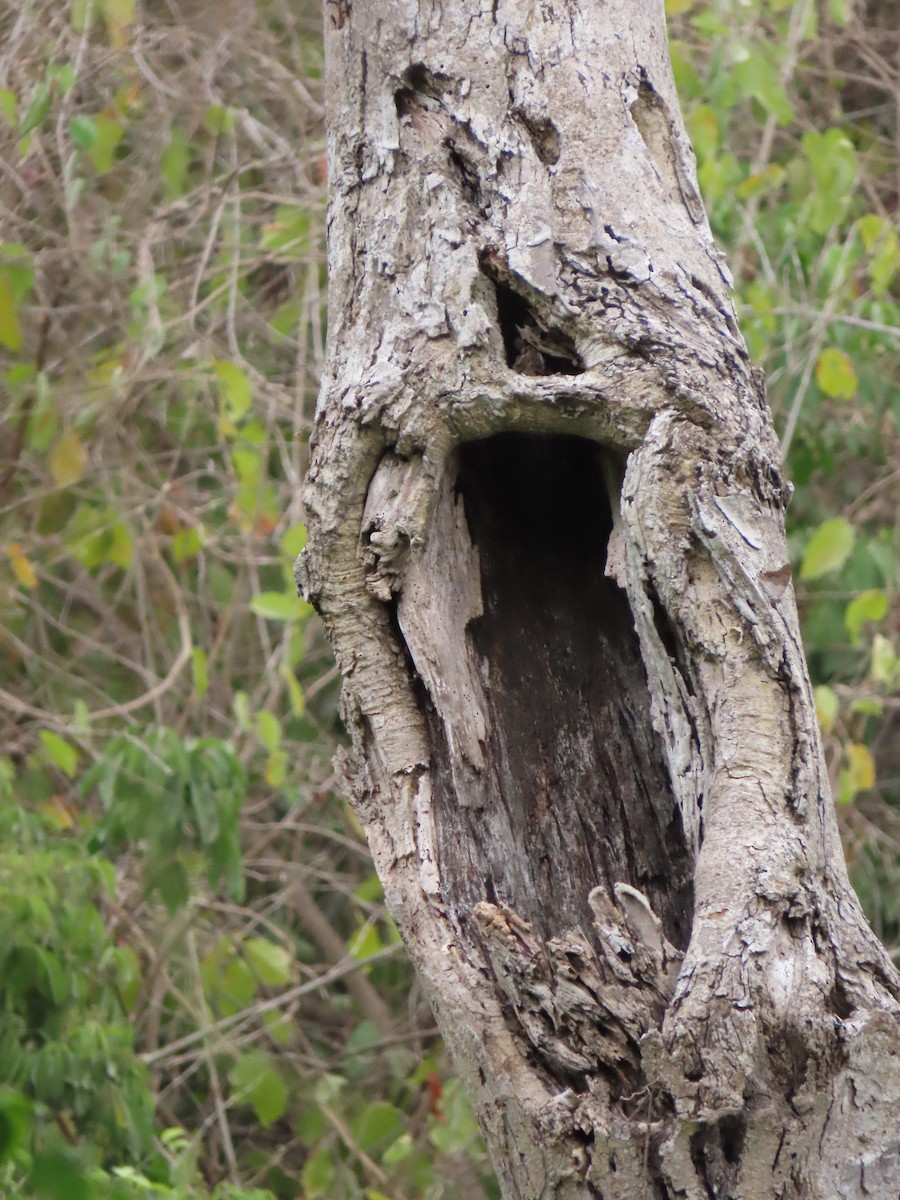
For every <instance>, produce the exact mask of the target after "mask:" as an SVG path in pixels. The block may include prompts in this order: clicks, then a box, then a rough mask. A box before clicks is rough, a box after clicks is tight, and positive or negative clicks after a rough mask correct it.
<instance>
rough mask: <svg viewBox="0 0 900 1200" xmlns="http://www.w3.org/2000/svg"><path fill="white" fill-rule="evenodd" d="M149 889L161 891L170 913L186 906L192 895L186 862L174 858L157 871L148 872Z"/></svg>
mask: <svg viewBox="0 0 900 1200" xmlns="http://www.w3.org/2000/svg"><path fill="white" fill-rule="evenodd" d="M147 891H148V892H153V891H157V892H159V894H160V897H161V898H162V902H163V904H165V906H166V908H167V909H168V910H169V912H170V913H176V912H177V911H178V910H179V909H180V908H184V906H185V905H186V904H187V902H188V900H189V899H190V897H191V882H190V879H189V878H188V873H187V871H186V870H185V869H184V864H183V863H182V862H180V861H179V860H178V859H177V858H172V859H169V861H168V862H165V863H163V864H162V865H161V866H159V867H158V868H157V869H156V870H155V871H152V872H148V875H147Z"/></svg>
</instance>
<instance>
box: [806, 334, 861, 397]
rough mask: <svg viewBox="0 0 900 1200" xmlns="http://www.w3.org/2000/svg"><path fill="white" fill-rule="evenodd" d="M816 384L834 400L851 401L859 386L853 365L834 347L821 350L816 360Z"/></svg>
mask: <svg viewBox="0 0 900 1200" xmlns="http://www.w3.org/2000/svg"><path fill="white" fill-rule="evenodd" d="M816 383H817V384H818V385H819V387H820V388H821V390H822V391H823V392H824V393H825V395H826V396H831V397H832V398H833V399H835V400H852V399H853V397H854V396H855V395H856V389H857V388H858V386H859V380H858V379H857V378H856V371H854V369H853V363H852V362H851V361H850V359H849V358H848V357H847V355H846V354H845V353H844V352H843V350H836V349H835V348H834V347H829V348H828V349H827V350H823V351H822V353H821V354H820V355H819V357H818V359H817V360H816Z"/></svg>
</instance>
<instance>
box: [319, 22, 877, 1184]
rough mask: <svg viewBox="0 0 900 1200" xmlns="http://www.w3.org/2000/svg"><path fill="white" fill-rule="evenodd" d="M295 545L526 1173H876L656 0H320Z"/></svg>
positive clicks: (860, 1179) (862, 971)
mask: <svg viewBox="0 0 900 1200" xmlns="http://www.w3.org/2000/svg"><path fill="white" fill-rule="evenodd" d="M326 28H327V33H326V36H327V56H328V102H329V111H330V118H329V127H330V144H329V151H330V159H329V161H330V187H331V205H330V215H329V247H330V249H329V266H330V278H331V293H330V311H331V317H330V328H329V354H328V364H327V371H326V376H325V378H324V380H323V385H322V393H321V401H320V407H319V413H318V421H317V432H316V438H315V451H314V455H313V463H312V467H311V470H310V475H309V481H308V486H307V491H306V505H307V510H308V515H309V546H308V549H307V552H306V554H305V556H304V559H303V560H302V562H301V564H300V568H299V578H300V581H301V584H302V586H303V588H304V590H305V592H306V594H307V595H308V596H309V597H310V598H311V599H312V600H313V602H314V603H315V604H316V606H317V607H318V609H319V611H320V613H321V614H322V616H323V618H324V620H325V623H326V625H327V627H328V630H329V633H330V635H331V637H332V640H333V643H334V648H335V652H336V655H337V659H338V662H339V665H340V667H341V670H342V672H343V677H344V687H343V706H344V714H345V719H346V723H347V726H348V729H349V730H350V732H351V734H352V739H353V751H352V753H351V754H350V755H349V756H348V758H347V761H346V772H347V777H348V780H349V786H350V788H351V790H352V793H353V796H354V798H355V801H356V804H357V806H358V811H359V813H360V815H361V818H362V819H363V821H364V823H365V825H366V829H367V832H368V836H369V840H370V844H371V848H372V853H373V855H374V858H375V863H376V866H377V869H378V871H379V873H380V875H381V878H382V880H383V882H384V887H385V895H386V897H387V902H388V905H389V907H390V910H391V912H392V913H393V915H394V917H395V918H396V920H397V923H398V925H399V927H400V930H401V932H402V934H403V936H404V938H405V940H406V944H407V946H408V947H409V951H410V954H411V955H412V957H413V960H414V962H415V964H416V967H417V968H418V970H419V972H420V973H421V976H422V978H423V980H424V981H425V984H426V985H427V988H428V990H429V994H430V998H431V1000H432V1003H433V1005H434V1009H435V1013H436V1014H437V1017H438V1020H439V1022H440V1025H441V1028H442V1030H443V1033H444V1035H445V1037H446V1039H447V1041H448V1043H449V1045H450V1047H451V1049H452V1050H453V1053H454V1055H455V1059H456V1063H457V1065H458V1069H459V1070H460V1072H461V1073H462V1075H463V1077H464V1079H465V1081H466V1083H467V1086H468V1088H469V1092H470V1095H471V1097H472V1099H473V1101H474V1104H475V1107H476V1110H477V1112H478V1116H479V1119H480V1121H481V1125H482V1128H483V1130H484V1133H485V1136H486V1139H487V1142H488V1145H489V1147H490V1150H491V1153H492V1156H493V1160H494V1163H495V1166H496V1170H497V1173H498V1176H499V1178H500V1181H501V1184H502V1188H503V1191H504V1195H505V1196H506V1197H509V1198H512V1197H516V1198H522V1200H530V1198H537V1197H542V1198H549V1197H554V1198H559V1200H562V1198H574V1197H593V1198H598V1197H603V1200H640V1198H643V1197H685V1198H690V1200H706V1198H708V1197H734V1198H738V1197H739V1198H741V1200H771V1198H775V1197H779V1198H784V1200H787V1198H788V1197H792V1198H794V1197H796V1198H800V1197H803V1198H819V1200H834V1198H835V1197H844V1198H848V1200H849V1198H850V1197H857V1196H860V1197H861V1196H873V1197H885V1198H886V1197H889V1196H891V1197H893V1196H897V1194H898V1192H900V1131H898V1120H897V1113H898V1112H900V1107H898V1105H900V1022H898V995H900V981H898V977H897V975H896V973H895V972H894V970H893V968H892V966H891V964H890V962H889V960H888V958H887V956H886V954H885V952H884V950H883V949H882V948H881V946H880V945H879V944H878V942H877V940H876V939H875V938H874V936H873V935H872V933H871V932H870V930H869V929H868V927H867V925H866V923H865V920H864V918H863V915H862V913H861V911H860V907H859V904H858V901H857V899H856V897H855V896H854V894H853V892H852V890H851V888H850V885H849V882H848V880H847V875H846V870H845V866H844V862H843V858H842V854H841V849H840V845H839V841H838V835H837V831H836V825H835V821H834V815H833V810H832V802H831V797H830V792H829V785H828V779H827V774H826V770H825V766H824V763H823V759H822V753H821V746H820V741H819V734H818V729H817V724H816V718H815V711H814V706H813V701H812V696H811V690H810V686H809V681H808V677H807V672H806V667H805V663H804V658H803V652H802V648H801V644H800V635H799V631H798V622H797V613H796V609H795V604H794V597H793V590H792V587H791V582H790V571H789V567H788V560H787V552H786V548H785V540H784V532H783V509H784V506H785V503H786V501H787V498H788V487H787V485H786V484H785V483H784V481H783V478H782V472H781V464H780V461H779V455H778V450H777V446H776V443H775V440H774V438H773V433H772V428H771V424H770V418H769V414H768V411H767V408H766V404H765V399H764V393H763V384H762V381H761V379H760V378H759V377H758V376H757V375H756V374H755V373H754V372H753V370H752V369H751V367H750V364H749V362H748V359H747V353H746V350H745V347H744V344H743V341H742V340H741V337H740V333H739V330H738V328H737V323H736V320H735V315H734V311H733V307H732V303H731V299H730V289H729V278H728V273H727V271H726V269H725V267H724V265H723V263H722V261H721V259H720V256H719V254H718V253H717V251H716V249H715V247H714V245H713V242H712V238H711V235H710V232H709V228H708V225H707V222H706V217H705V215H704V212H703V206H702V203H701V201H700V198H699V195H698V192H697V186H696V182H695V175H694V165H693V158H692V154H691V150H690V147H689V145H688V143H687V140H686V137H685V133H684V130H683V126H682V122H681V117H680V114H679V110H678V104H677V99H676V96H675V92H674V87H673V82H672V76H671V70H670V66H669V61H668V51H667V45H666V36H665V22H664V14H663V4H662V0H652V2H649V3H648V2H647V0H493V3H490V4H488V3H485V4H482V5H480V6H479V5H476V4H475V3H473V0H467V2H466V3H460V4H454V5H445V6H443V5H441V4H439V3H437V2H436V0H409V3H403V4H401V3H396V4H388V5H385V4H382V3H376V0H352V4H351V0H334V2H329V3H328V5H327V8H326Z"/></svg>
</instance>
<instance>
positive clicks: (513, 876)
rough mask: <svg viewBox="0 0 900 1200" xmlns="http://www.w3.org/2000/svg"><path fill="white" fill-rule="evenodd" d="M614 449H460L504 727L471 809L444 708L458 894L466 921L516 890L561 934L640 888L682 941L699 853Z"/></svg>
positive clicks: (508, 441) (563, 441)
mask: <svg viewBox="0 0 900 1200" xmlns="http://www.w3.org/2000/svg"><path fill="white" fill-rule="evenodd" d="M605 453H608V452H606V451H604V450H603V448H602V447H600V446H599V445H597V444H596V443H594V442H591V441H588V440H586V439H583V438H576V437H559V436H538V435H526V434H511V433H510V434H501V435H497V436H494V437H492V438H489V439H486V440H484V441H480V442H474V443H471V444H469V445H467V446H465V447H463V448H462V451H461V453H460V456H459V473H458V477H457V489H458V493H459V494H461V496H462V498H463V502H464V506H465V512H466V518H467V522H468V526H469V532H470V535H471V537H472V540H473V542H474V544H475V545H476V546H477V548H478V554H479V558H480V569H481V585H482V595H483V602H484V614H483V616H481V617H480V618H478V619H477V620H475V621H473V622H472V623H471V624H470V626H469V630H468V635H469V637H470V638H471V639H472V642H473V644H474V646H475V649H476V651H477V654H478V656H479V659H480V660H481V664H482V668H483V675H484V677H485V678H486V680H487V696H488V713H487V716H488V724H489V729H490V733H489V741H488V744H487V746H486V759H487V765H486V767H485V769H484V771H483V772H482V773H481V774H480V775H479V776H478V777H477V778H474V777H473V780H472V789H473V790H472V794H471V795H470V796H469V797H468V800H469V801H470V804H469V806H465V805H464V804H461V803H460V801H459V798H457V797H456V796H455V795H454V793H453V783H452V780H451V776H450V770H449V766H448V761H447V745H446V741H445V737H444V732H443V729H442V728H441V724H440V721H439V720H438V719H437V717H436V715H435V714H434V712H433V711H430V713H429V724H430V726H431V734H432V745H433V746H434V748H435V755H434V758H433V761H432V767H433V773H434V785H435V817H436V821H437V832H438V847H439V856H440V864H441V877H442V884H443V892H444V897H445V899H447V900H448V901H450V903H451V904H453V905H454V906H455V907H456V909H457V911H458V912H460V913H462V914H464V913H465V912H466V911H468V910H470V909H471V906H472V905H473V904H474V903H476V902H477V901H478V900H483V899H488V900H494V899H495V898H498V899H500V900H503V901H505V902H506V903H508V904H510V905H511V906H512V907H513V908H514V909H515V910H516V911H517V912H519V913H520V914H521V915H522V916H524V917H526V918H527V919H528V920H530V921H532V922H533V923H534V924H535V925H536V927H537V928H538V929H539V930H540V931H541V933H542V934H543V935H544V936H545V937H548V936H551V935H553V934H554V933H559V932H560V931H561V930H563V929H565V928H566V927H569V926H574V925H580V926H581V927H582V928H583V929H584V930H585V932H588V933H590V932H591V913H590V908H589V905H588V899H587V898H588V893H589V892H590V890H591V889H592V888H593V887H595V886H597V885H598V884H601V883H605V884H606V886H607V887H608V888H611V887H612V885H613V884H614V883H616V882H620V881H621V882H626V883H630V884H631V885H632V886H634V887H637V888H640V889H641V891H643V892H644V893H645V895H646V896H647V897H648V899H649V900H650V902H651V904H652V905H653V908H654V910H655V911H656V912H657V913H658V915H659V916H660V918H661V919H662V922H663V926H664V929H665V932H666V935H667V937H668V938H669V939H670V941H672V942H673V943H674V944H675V945H677V946H682V947H683V946H684V945H685V944H686V942H687V939H688V936H689V932H690V924H691V918H692V884H691V863H690V859H689V854H688V850H687V847H686V845H685V840H684V836H683V832H682V827H681V820H680V816H679V813H678V809H677V806H676V804H675V801H674V799H673V796H672V792H671V788H670V786H669V781H668V775H667V772H666V767H665V763H664V759H663V753H662V747H661V745H660V743H659V739H658V737H657V735H656V734H655V732H654V731H653V729H652V727H651V724H650V700H649V693H648V689H647V681H646V676H645V672H644V667H643V663H642V660H641V655H640V649H639V644H638V640H637V636H636V634H635V632H634V624H633V621H632V617H631V612H630V609H629V605H628V602H627V600H626V597H625V594H624V592H623V591H622V590H621V589H620V588H619V587H618V585H617V584H616V583H615V582H614V581H613V580H612V579H609V578H607V577H606V576H605V574H604V567H605V561H606V550H607V543H608V540H609V535H610V530H611V528H612V517H611V511H610V504H609V500H608V498H607V490H606V483H605V479H604V454H605ZM473 800H474V804H472V803H471V802H472V801H473Z"/></svg>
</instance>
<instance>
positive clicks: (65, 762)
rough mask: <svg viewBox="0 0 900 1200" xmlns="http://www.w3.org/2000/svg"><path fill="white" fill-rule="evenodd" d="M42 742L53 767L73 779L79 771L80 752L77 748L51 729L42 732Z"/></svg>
mask: <svg viewBox="0 0 900 1200" xmlns="http://www.w3.org/2000/svg"><path fill="white" fill-rule="evenodd" d="M41 741H42V742H43V743H44V748H45V750H46V751H47V756H48V757H49V759H50V761H51V762H52V763H53V765H54V766H57V767H59V769H60V770H61V771H62V772H63V773H64V774H65V775H68V777H69V778H70V779H72V778H73V776H74V775H75V772H76V770H77V769H78V751H77V750H76V749H75V747H74V746H73V745H71V744H70V743H69V742H67V741H66V740H65V738H61V737H60V736H59V734H58V733H54V732H53V731H52V730H50V729H42V730H41Z"/></svg>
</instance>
